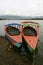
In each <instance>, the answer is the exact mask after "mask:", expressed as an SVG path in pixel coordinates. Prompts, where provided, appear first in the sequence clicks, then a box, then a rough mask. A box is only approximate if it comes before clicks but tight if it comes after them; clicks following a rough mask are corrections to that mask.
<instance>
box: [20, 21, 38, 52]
mask: <svg viewBox="0 0 43 65" xmlns="http://www.w3.org/2000/svg"><path fill="white" fill-rule="evenodd" d="M21 25H22V38H23V43H24V45H25V48H26V49H27V48H28V49H27V50H29V51H30V52H33V51H34V50H35V49H36V47H37V43H38V38H39V24H38V23H36V22H29V21H26V22H21Z"/></svg>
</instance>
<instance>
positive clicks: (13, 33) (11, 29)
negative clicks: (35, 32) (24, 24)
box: [5, 23, 22, 48]
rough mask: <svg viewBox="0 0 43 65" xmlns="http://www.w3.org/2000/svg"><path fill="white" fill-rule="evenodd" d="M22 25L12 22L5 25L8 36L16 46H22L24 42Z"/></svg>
mask: <svg viewBox="0 0 43 65" xmlns="http://www.w3.org/2000/svg"><path fill="white" fill-rule="evenodd" d="M20 28H21V25H20V24H17V23H11V24H7V25H5V36H6V38H7V39H8V40H9V41H10V42H11V43H12V44H13V45H15V46H16V47H18V48H19V47H20V46H21V44H22V36H21V29H20Z"/></svg>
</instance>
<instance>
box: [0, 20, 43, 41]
mask: <svg viewBox="0 0 43 65" xmlns="http://www.w3.org/2000/svg"><path fill="white" fill-rule="evenodd" d="M23 21H26V20H0V36H5V31H4V26H5V25H6V24H9V23H20V22H23ZM31 21H33V22H38V23H39V24H40V31H39V32H40V39H41V40H42V39H43V20H31Z"/></svg>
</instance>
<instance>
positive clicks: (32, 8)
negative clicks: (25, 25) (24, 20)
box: [0, 0, 43, 16]
mask: <svg viewBox="0 0 43 65" xmlns="http://www.w3.org/2000/svg"><path fill="white" fill-rule="evenodd" d="M4 14H5V15H6V14H9V15H23V16H43V0H0V15H4Z"/></svg>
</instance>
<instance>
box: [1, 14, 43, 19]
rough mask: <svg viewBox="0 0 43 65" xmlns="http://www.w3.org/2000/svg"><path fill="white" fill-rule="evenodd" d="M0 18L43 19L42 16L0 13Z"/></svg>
mask: <svg viewBox="0 0 43 65" xmlns="http://www.w3.org/2000/svg"><path fill="white" fill-rule="evenodd" d="M0 20H43V16H16V15H2V16H0Z"/></svg>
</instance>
